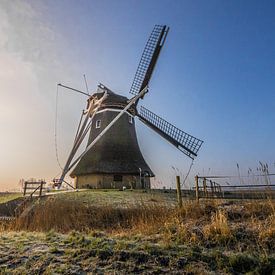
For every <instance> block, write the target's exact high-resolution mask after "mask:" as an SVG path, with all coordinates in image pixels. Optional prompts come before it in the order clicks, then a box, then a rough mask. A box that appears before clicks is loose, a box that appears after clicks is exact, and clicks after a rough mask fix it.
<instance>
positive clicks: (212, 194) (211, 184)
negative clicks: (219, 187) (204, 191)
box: [210, 180, 214, 198]
mask: <svg viewBox="0 0 275 275" xmlns="http://www.w3.org/2000/svg"><path fill="white" fill-rule="evenodd" d="M210 187H211V197H212V198H213V197H214V189H213V182H212V180H210Z"/></svg>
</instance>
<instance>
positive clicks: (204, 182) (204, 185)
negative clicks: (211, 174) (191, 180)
mask: <svg viewBox="0 0 275 275" xmlns="http://www.w3.org/2000/svg"><path fill="white" fill-rule="evenodd" d="M203 192H204V196H205V197H208V194H207V188H206V178H203Z"/></svg>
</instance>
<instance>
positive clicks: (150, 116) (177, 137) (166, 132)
mask: <svg viewBox="0 0 275 275" xmlns="http://www.w3.org/2000/svg"><path fill="white" fill-rule="evenodd" d="M137 116H138V117H139V119H140V120H141V121H142V122H144V123H145V124H146V125H147V126H149V127H150V128H152V129H153V130H155V131H156V132H157V133H158V134H159V135H161V136H162V137H163V138H165V139H166V140H167V141H169V142H170V143H172V144H173V145H174V146H176V147H177V148H178V149H179V150H180V151H182V152H183V153H184V154H186V155H187V156H188V157H190V158H191V159H194V158H195V157H196V156H197V153H198V151H199V149H200V147H201V145H202V144H203V141H202V140H200V139H198V138H195V137H194V136H191V135H189V134H187V133H186V132H184V131H182V130H180V129H179V128H177V127H175V126H174V125H172V124H171V123H169V122H168V121H166V120H165V119H163V118H161V117H159V116H158V115H156V114H154V113H153V112H151V111H149V110H148V109H146V108H145V107H142V106H141V107H140V110H139V113H138V114H137Z"/></svg>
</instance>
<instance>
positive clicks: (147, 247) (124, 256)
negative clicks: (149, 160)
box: [0, 193, 275, 274]
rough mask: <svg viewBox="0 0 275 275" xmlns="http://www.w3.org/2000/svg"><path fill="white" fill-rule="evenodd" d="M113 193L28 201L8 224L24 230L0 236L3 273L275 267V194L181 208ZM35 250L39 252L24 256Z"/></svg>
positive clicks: (261, 271)
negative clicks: (101, 198)
mask: <svg viewBox="0 0 275 275" xmlns="http://www.w3.org/2000/svg"><path fill="white" fill-rule="evenodd" d="M110 194H111V197H112V198H115V200H116V202H115V203H114V204H112V203H110V201H109V200H108V197H107V195H105V203H103V202H101V203H96V201H95V197H93V198H92V199H90V198H89V197H88V195H87V194H84V197H85V200H83V196H82V195H81V194H76V196H74V195H70V198H69V199H66V198H65V197H64V196H53V197H48V198H43V199H40V200H37V201H36V202H34V203H33V204H29V205H27V206H26V208H25V209H24V211H23V213H22V214H21V215H20V216H19V217H18V218H17V219H16V221H15V222H12V223H10V224H9V230H17V231H21V232H19V233H16V232H11V233H6V232H9V231H8V230H7V227H6V228H5V232H2V237H0V248H1V249H2V248H3V251H4V252H1V253H2V254H1V253H0V258H1V257H2V258H3V259H4V261H5V262H6V263H7V265H6V267H5V268H6V269H3V270H1V266H0V273H1V271H3V272H4V273H5V272H7V273H8V272H9V271H10V270H13V269H14V268H16V270H17V271H18V274H22V272H23V271H24V272H25V271H26V270H29V269H30V270H32V272H33V273H39V272H42V271H43V272H49V274H51V273H58V272H60V273H64V272H66V270H74V271H75V272H76V273H77V272H78V273H81V272H88V271H89V272H94V273H104V272H106V273H107V274H108V272H109V273H112V274H113V273H115V272H116V271H118V272H120V273H119V274H129V273H133V274H135V273H143V272H144V273H146V274H148V270H151V273H152V274H164V273H166V274H167V273H168V274H169V272H170V273H173V272H180V274H182V272H186V273H187V274H188V272H192V274H208V273H211V274H243V273H246V272H254V271H255V273H253V274H271V272H272V270H274V269H275V256H274V251H275V211H274V209H275V207H274V206H275V204H274V201H271V200H262V201H259V200H255V201H222V200H215V201H213V200H212V201H210V200H205V201H200V204H197V203H196V202H195V201H192V200H190V201H184V204H183V207H182V208H181V209H178V208H177V207H175V206H173V205H171V204H170V203H168V204H167V203H165V201H161V199H160V198H158V199H156V197H151V196H150V195H148V194H146V195H145V196H146V201H145V200H144V197H143V198H140V197H139V196H138V195H136V198H137V199H136V200H135V201H130V200H129V199H127V200H126V202H125V201H124V203H120V202H119V200H120V198H119V193H117V194H113V193H110ZM96 195H98V194H96ZM125 196H126V195H125V194H124V193H123V195H121V197H123V200H124V198H125ZM129 196H131V194H129ZM98 198H99V197H97V199H98ZM97 199H96V200H97ZM22 230H25V231H32V233H22ZM34 231H41V232H44V233H34ZM23 232H24V231H23ZM57 232H59V233H57ZM60 232H61V233H66V234H65V235H64V234H60ZM67 233H68V234H67ZM24 234H26V235H24ZM32 236H33V237H32ZM1 249H0V250H1ZM42 250H43V251H42ZM45 251H47V253H45ZM10 253H12V255H13V257H12V258H13V259H15V260H14V261H13V260H12V263H10V262H11V260H9V259H10V258H9V257H10V256H9V254H10ZM30 254H31V255H33V259H34V260H33V261H32V260H30V261H29V260H27V262H25V261H26V259H32V257H30V256H29V255H30ZM38 254H39V255H40V256H39V257H40V258H38V260H37V257H38ZM22 255H23V256H22ZM60 260H62V264H61V265H60ZM148 268H149V269H148ZM150 268H151V269H150ZM38 271H39V272H38ZM149 273H150V272H149ZM151 273H150V274H151ZM176 274H177V273H176Z"/></svg>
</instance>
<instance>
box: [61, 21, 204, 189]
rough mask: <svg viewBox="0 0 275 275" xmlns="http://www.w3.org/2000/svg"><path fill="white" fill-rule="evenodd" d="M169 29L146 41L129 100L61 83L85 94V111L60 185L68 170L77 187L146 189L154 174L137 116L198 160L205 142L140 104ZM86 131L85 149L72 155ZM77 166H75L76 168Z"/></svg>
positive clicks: (101, 90) (102, 90)
mask: <svg viewBox="0 0 275 275" xmlns="http://www.w3.org/2000/svg"><path fill="white" fill-rule="evenodd" d="M168 30H169V28H168V27H166V26H160V25H156V26H155V27H154V29H153V31H152V33H151V35H150V37H149V39H148V41H147V44H146V46H145V49H144V51H143V54H142V57H141V60H140V63H139V66H138V69H137V72H136V74H135V77H134V81H133V83H132V86H131V89H130V94H132V95H133V97H132V98H131V99H128V98H126V97H124V96H121V95H118V94H116V93H114V92H113V91H111V90H110V89H109V88H107V87H106V86H104V85H103V84H99V85H98V89H97V91H96V92H95V93H94V94H93V95H91V96H90V95H89V94H86V93H84V92H81V91H79V90H76V89H72V88H70V87H67V86H64V85H61V84H59V85H61V86H63V87H65V88H69V89H72V90H75V91H78V92H81V93H84V94H86V95H87V96H89V99H88V107H87V110H86V112H84V116H85V118H84V120H83V121H82V117H83V116H82V117H81V120H80V123H79V127H78V130H77V134H76V138H75V142H74V146H73V149H72V151H71V153H70V155H69V158H68V160H67V163H66V165H65V167H64V169H63V173H62V176H61V178H60V179H59V180H58V181H57V182H58V183H59V184H61V183H62V181H63V180H64V177H65V174H66V173H67V172H68V171H69V170H71V169H72V168H73V170H72V172H71V174H70V175H71V177H73V178H74V179H75V187H77V188H83V187H84V188H87V187H90V188H121V187H123V186H125V187H131V188H150V177H153V176H154V174H153V172H152V171H151V169H150V168H149V166H148V165H147V163H146V162H145V160H144V158H143V156H142V154H141V151H140V148H139V145H138V141H137V136H136V129H135V117H138V118H139V119H140V120H141V121H142V122H143V123H144V124H145V125H147V126H149V127H150V128H151V129H153V130H154V131H155V132H157V133H158V134H159V135H160V136H162V137H163V138H165V139H166V140H167V141H169V142H170V143H171V144H172V145H174V146H176V147H177V148H178V149H179V150H181V151H182V152H183V153H184V154H186V155H187V156H188V157H190V158H192V159H193V158H194V157H196V156H197V153H198V150H199V149H200V147H201V145H202V143H203V141H201V140H200V139H197V138H195V137H193V136H191V135H189V134H187V133H185V132H183V131H182V130H180V129H178V128H177V127H175V126H174V125H172V124H170V123H169V122H167V121H166V120H164V119H162V118H161V117H159V116H157V115H156V114H154V113H153V112H151V111H149V110H148V109H146V108H144V107H140V108H138V102H139V100H140V99H143V98H144V95H145V94H146V93H147V92H148V84H149V81H150V78H151V76H152V73H153V70H154V68H155V65H156V62H157V59H158V57H159V54H160V51H161V49H162V47H163V45H164V42H165V39H166V36H167V34H168ZM88 132H89V139H88V144H87V148H86V150H85V151H84V152H83V153H82V154H81V155H80V156H79V157H78V158H77V159H76V160H74V161H73V158H74V155H75V153H76V151H77V149H78V148H79V145H80V144H81V142H82V141H83V139H84V137H85V135H86V134H87V133H88ZM75 165H76V166H75Z"/></svg>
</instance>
